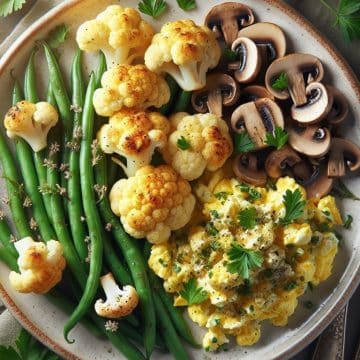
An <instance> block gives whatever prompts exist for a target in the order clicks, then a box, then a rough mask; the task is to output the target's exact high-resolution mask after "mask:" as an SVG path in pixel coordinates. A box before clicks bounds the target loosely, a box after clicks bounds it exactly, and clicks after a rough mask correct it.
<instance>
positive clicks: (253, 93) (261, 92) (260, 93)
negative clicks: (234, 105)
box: [239, 85, 275, 104]
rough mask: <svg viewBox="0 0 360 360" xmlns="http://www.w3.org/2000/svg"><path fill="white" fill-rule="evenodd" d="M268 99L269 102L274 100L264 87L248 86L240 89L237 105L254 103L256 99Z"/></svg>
mask: <svg viewBox="0 0 360 360" xmlns="http://www.w3.org/2000/svg"><path fill="white" fill-rule="evenodd" d="M262 98H268V99H270V100H275V98H274V96H273V95H272V94H271V93H270V92H269V91H268V89H267V88H266V87H265V86H261V85H249V86H247V87H245V88H243V89H241V94H240V98H239V103H240V104H243V103H247V102H250V101H255V100H257V99H262Z"/></svg>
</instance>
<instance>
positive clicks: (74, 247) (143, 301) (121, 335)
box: [0, 42, 197, 360]
mask: <svg viewBox="0 0 360 360" xmlns="http://www.w3.org/2000/svg"><path fill="white" fill-rule="evenodd" d="M42 49H43V51H44V54H45V58H46V61H47V64H48V72H49V86H48V90H47V99H46V101H48V102H49V103H50V104H52V105H53V106H55V107H57V109H58V113H59V117H60V120H61V121H59V123H58V124H57V126H55V127H54V128H52V129H51V131H50V133H49V135H48V146H47V148H46V149H44V150H41V151H38V152H34V151H33V150H32V149H31V147H30V146H29V145H28V144H27V142H26V141H24V140H23V139H21V138H19V137H17V138H16V139H14V144H15V153H16V160H15V158H14V156H13V155H12V152H11V151H10V148H9V145H8V144H7V141H6V140H5V138H4V135H3V132H0V161H1V164H2V169H3V178H4V179H5V182H6V188H7V192H8V194H9V207H10V210H11V214H12V221H13V224H14V228H15V230H16V231H15V234H12V231H11V229H10V226H9V224H8V222H7V220H6V219H5V217H4V216H1V217H0V242H1V244H2V247H0V260H1V261H2V262H4V263H5V264H6V265H7V266H8V267H9V268H10V269H11V270H14V271H17V270H18V265H17V258H18V253H17V251H16V249H15V247H14V244H13V242H14V239H22V238H24V237H27V236H31V237H33V238H35V237H34V236H35V235H36V234H37V230H38V232H39V235H40V237H41V240H42V241H44V242H47V241H49V240H51V239H56V240H58V241H59V242H60V243H61V244H62V247H63V252H64V257H65V259H66V262H67V265H68V266H67V269H66V270H65V272H64V273H63V281H62V282H61V283H60V284H59V285H58V286H56V287H55V288H54V289H53V290H51V291H50V292H49V293H48V294H46V295H45V296H46V297H47V299H48V300H49V301H50V302H52V303H54V304H55V305H56V306H58V307H59V308H60V309H62V310H63V311H65V312H66V313H68V314H69V318H68V320H67V322H66V324H65V326H64V337H65V339H66V340H67V341H68V342H74V341H75V339H69V334H70V332H71V330H72V329H73V328H74V327H75V326H76V324H78V323H79V322H82V324H83V325H84V326H86V328H87V329H88V330H89V331H91V333H92V334H93V335H94V336H98V337H99V336H100V337H102V336H106V337H107V338H108V340H109V341H110V342H111V343H112V344H113V345H114V346H115V347H116V348H117V349H118V350H119V351H120V352H122V353H123V354H124V355H125V356H126V357H127V358H128V359H149V358H150V356H151V354H152V353H153V350H154V348H157V349H158V350H160V351H170V352H171V353H172V355H173V356H174V358H175V359H181V360H184V359H188V358H189V357H188V355H187V353H186V350H185V348H184V346H183V344H182V343H181V340H180V338H182V339H183V340H185V341H186V342H187V343H189V344H190V345H192V346H197V344H196V342H195V341H194V339H193V337H192V334H191V332H190V330H189V328H188V326H187V324H186V322H185V320H184V319H183V317H182V314H181V312H180V311H179V310H178V309H175V308H174V307H173V304H172V299H171V297H170V296H169V295H168V294H167V293H166V292H165V291H164V289H163V286H162V282H161V280H160V278H158V277H156V276H155V274H154V273H153V272H152V271H151V270H150V269H149V267H148V265H147V258H148V256H149V251H150V246H149V244H147V245H145V248H144V249H142V248H140V245H139V242H138V241H134V240H133V239H132V238H131V237H130V236H129V235H128V234H127V233H126V232H125V231H124V229H123V227H122V225H121V223H120V221H119V219H118V217H117V216H115V215H114V214H113V212H112V211H111V207H110V203H109V199H108V189H109V187H111V185H112V184H113V183H114V181H116V180H118V178H119V177H120V175H119V172H118V169H117V167H116V165H114V163H113V162H111V161H108V159H107V157H106V155H105V154H104V153H102V151H101V149H100V148H99V147H98V146H96V142H94V139H95V138H96V131H97V130H98V129H99V127H100V126H101V124H102V119H101V118H99V117H98V116H97V115H96V114H95V112H94V108H93V105H92V98H93V94H94V91H95V90H96V88H98V87H99V86H100V79H101V76H102V74H103V73H104V72H105V70H106V60H105V57H104V55H103V54H100V55H99V64H98V67H97V69H95V71H93V72H92V73H91V74H90V77H89V82H88V84H86V82H85V78H86V77H85V76H84V74H83V69H82V54H81V52H80V50H78V51H77V52H76V54H75V56H74V60H73V65H72V69H71V95H70V94H69V92H68V90H67V88H66V86H65V79H64V78H63V75H62V73H61V70H60V66H59V64H58V62H57V59H56V56H55V54H54V52H53V50H52V49H51V48H50V47H49V46H48V44H46V42H43V43H42ZM38 51H39V50H38ZM34 57H35V51H33V52H32V53H31V55H30V58H29V61H28V64H27V67H26V70H25V74H24V89H23V90H22V88H21V85H20V83H19V82H18V81H16V80H15V84H14V90H13V97H12V103H13V105H15V104H16V103H17V102H19V101H22V100H24V99H25V100H28V101H30V102H32V103H37V102H39V100H40V97H39V94H38V89H37V74H36V69H35V64H34ZM167 82H168V84H169V87H170V89H171V98H170V101H169V103H168V104H166V105H164V106H163V107H162V108H161V109H160V112H161V113H162V114H164V115H168V114H170V113H171V112H172V111H174V110H175V111H185V110H186V109H187V108H188V106H189V102H190V97H191V93H189V92H186V91H181V90H180V89H179V87H178V86H177V84H176V82H175V81H174V80H173V79H172V78H171V77H168V78H167ZM55 144H56V146H55ZM94 144H95V146H94ZM94 154H95V155H94ZM94 156H95V157H96V161H94ZM45 160H46V162H45ZM49 164H51V166H50V165H49ZM95 187H98V188H100V189H102V192H101V194H98V196H97V195H96V191H94V189H95ZM79 189H81V191H79ZM29 210H30V211H29ZM30 219H31V220H32V221H33V223H35V224H37V226H38V229H37V226H32V225H31V224H32V222H31V221H30ZM109 271H111V272H112V274H113V276H114V278H115V280H116V282H117V283H118V284H119V285H121V286H123V285H128V284H129V285H134V286H135V288H136V290H137V293H138V296H139V302H140V309H138V310H136V311H135V312H134V313H133V314H131V315H130V316H127V317H125V318H122V319H119V320H118V324H119V326H118V327H117V329H109V328H108V327H107V326H106V319H103V318H101V317H99V316H98V315H97V314H96V313H95V311H94V309H93V305H94V302H95V300H96V299H97V298H99V297H102V293H101V289H100V288H99V279H100V276H101V275H102V274H105V273H107V272H109ZM75 304H76V305H75ZM138 345H140V348H138ZM142 349H144V353H143V351H142Z"/></svg>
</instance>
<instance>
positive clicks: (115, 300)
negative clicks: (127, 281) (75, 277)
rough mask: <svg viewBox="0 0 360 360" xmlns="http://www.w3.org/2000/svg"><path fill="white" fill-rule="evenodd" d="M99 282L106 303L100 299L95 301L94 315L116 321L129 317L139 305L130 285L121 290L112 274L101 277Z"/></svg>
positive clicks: (136, 295) (133, 289)
mask: <svg viewBox="0 0 360 360" xmlns="http://www.w3.org/2000/svg"><path fill="white" fill-rule="evenodd" d="M100 282H101V286H102V288H103V289H104V292H105V295H106V301H104V300H102V299H98V300H97V301H96V303H95V311H96V313H97V314H98V315H99V316H101V317H105V318H108V319H118V318H120V317H124V316H127V315H130V314H131V313H132V312H133V310H134V309H135V308H136V306H137V305H138V303H139V297H138V294H137V292H136V290H135V288H134V287H133V286H131V285H125V286H124V289H123V290H121V289H120V288H119V286H118V285H117V284H116V282H115V279H114V277H113V275H112V273H108V274H106V275H104V276H102V277H101V278H100Z"/></svg>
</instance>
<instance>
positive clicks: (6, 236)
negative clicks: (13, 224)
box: [0, 213, 18, 258]
mask: <svg viewBox="0 0 360 360" xmlns="http://www.w3.org/2000/svg"><path fill="white" fill-rule="evenodd" d="M0 242H1V243H2V245H3V247H4V248H5V249H7V250H8V251H9V252H10V253H11V254H12V255H13V256H15V257H16V258H17V256H18V253H17V251H16V249H15V246H14V244H13V242H12V234H11V229H10V227H9V225H8V223H7V222H6V220H5V217H4V214H3V213H1V214H0Z"/></svg>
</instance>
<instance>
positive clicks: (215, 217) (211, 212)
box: [209, 210, 220, 219]
mask: <svg viewBox="0 0 360 360" xmlns="http://www.w3.org/2000/svg"><path fill="white" fill-rule="evenodd" d="M209 214H210V216H211V217H212V218H214V219H219V218H220V215H219V213H218V211H217V210H210V212H209Z"/></svg>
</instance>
